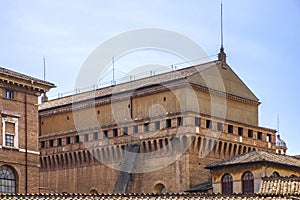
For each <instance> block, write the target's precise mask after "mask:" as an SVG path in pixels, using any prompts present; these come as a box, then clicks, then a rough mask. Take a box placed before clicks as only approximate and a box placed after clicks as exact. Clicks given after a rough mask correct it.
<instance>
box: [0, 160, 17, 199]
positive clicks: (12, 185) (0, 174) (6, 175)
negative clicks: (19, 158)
mask: <svg viewBox="0 0 300 200" xmlns="http://www.w3.org/2000/svg"><path fill="white" fill-rule="evenodd" d="M0 180H1V184H0V186H1V187H0V193H8V194H14V193H16V177H15V174H14V172H13V170H12V169H11V168H10V167H8V166H5V165H4V166H1V167H0Z"/></svg>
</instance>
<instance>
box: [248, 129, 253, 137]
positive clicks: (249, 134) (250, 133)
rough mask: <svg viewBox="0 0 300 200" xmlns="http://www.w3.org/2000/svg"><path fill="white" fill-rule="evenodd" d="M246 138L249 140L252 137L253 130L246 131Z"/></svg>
mask: <svg viewBox="0 0 300 200" xmlns="http://www.w3.org/2000/svg"><path fill="white" fill-rule="evenodd" d="M248 137H250V138H252V137H253V130H251V129H249V130H248Z"/></svg>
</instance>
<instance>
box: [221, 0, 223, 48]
mask: <svg viewBox="0 0 300 200" xmlns="http://www.w3.org/2000/svg"><path fill="white" fill-rule="evenodd" d="M221 48H223V2H222V0H221Z"/></svg>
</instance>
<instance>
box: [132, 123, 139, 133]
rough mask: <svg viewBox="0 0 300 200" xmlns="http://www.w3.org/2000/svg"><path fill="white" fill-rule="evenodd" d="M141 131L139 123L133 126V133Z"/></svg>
mask: <svg viewBox="0 0 300 200" xmlns="http://www.w3.org/2000/svg"><path fill="white" fill-rule="evenodd" d="M138 132H139V127H138V125H134V126H133V133H138Z"/></svg>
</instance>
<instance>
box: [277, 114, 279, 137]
mask: <svg viewBox="0 0 300 200" xmlns="http://www.w3.org/2000/svg"><path fill="white" fill-rule="evenodd" d="M277 134H278V135H279V114H277Z"/></svg>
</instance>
